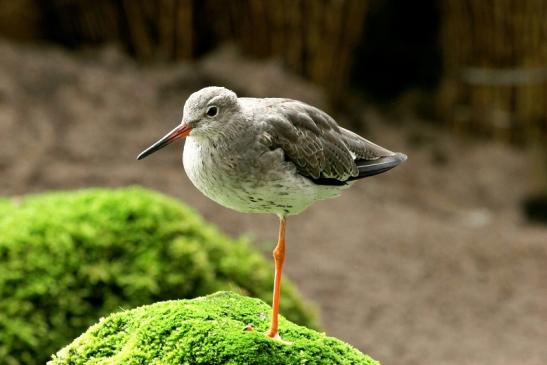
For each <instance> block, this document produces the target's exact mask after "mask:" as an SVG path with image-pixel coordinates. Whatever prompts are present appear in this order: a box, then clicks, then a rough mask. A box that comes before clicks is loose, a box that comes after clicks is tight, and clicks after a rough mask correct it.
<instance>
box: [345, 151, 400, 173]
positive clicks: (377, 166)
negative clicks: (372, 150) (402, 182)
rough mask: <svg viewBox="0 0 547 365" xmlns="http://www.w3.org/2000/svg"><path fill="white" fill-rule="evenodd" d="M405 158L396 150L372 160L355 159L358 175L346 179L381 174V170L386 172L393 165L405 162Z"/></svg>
mask: <svg viewBox="0 0 547 365" xmlns="http://www.w3.org/2000/svg"><path fill="white" fill-rule="evenodd" d="M406 159H407V157H406V155H405V154H404V153H400V152H397V153H394V154H393V155H390V156H383V157H379V158H377V159H374V160H364V159H361V160H357V161H355V163H356V164H357V169H358V170H359V175H357V176H354V177H350V178H349V179H348V180H357V179H362V178H365V177H369V176H374V175H378V174H381V173H382V172H386V171H388V170H391V169H392V168H394V167H395V166H397V165H400V164H401V163H403V162H405V161H406Z"/></svg>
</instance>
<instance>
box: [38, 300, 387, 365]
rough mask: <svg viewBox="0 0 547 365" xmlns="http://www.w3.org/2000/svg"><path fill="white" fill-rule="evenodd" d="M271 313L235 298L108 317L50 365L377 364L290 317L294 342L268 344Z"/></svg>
mask: <svg viewBox="0 0 547 365" xmlns="http://www.w3.org/2000/svg"><path fill="white" fill-rule="evenodd" d="M269 313H270V308H269V307H268V305H266V304H265V303H264V302H262V301H260V300H258V299H253V298H248V297H242V296H240V295H237V294H234V293H230V292H220V293H216V294H213V295H209V296H206V297H202V298H196V299H193V300H177V301H167V302H160V303H156V304H152V305H148V306H144V307H140V308H137V309H133V310H129V311H124V312H120V313H115V314H113V315H110V316H108V317H107V318H105V319H102V320H101V321H100V322H99V323H97V324H96V325H94V326H92V327H91V328H89V329H88V330H87V332H85V333H84V334H83V335H81V336H80V337H79V338H77V339H76V340H74V342H72V344H70V345H68V346H67V347H65V348H64V349H62V350H61V351H59V352H58V353H57V354H56V355H54V356H53V359H52V360H51V361H50V362H49V363H48V365H63V364H66V365H68V364H70V365H84V364H97V365H99V364H108V365H116V364H120V365H121V364H124V365H133V364H134V365H137V364H162V365H170V364H173V365H174V364H196V365H197V364H209V365H214V364H267V365H275V364H286V365H290V364H364V365H365V364H366V365H373V364H376V365H378V364H379V363H378V362H376V361H375V360H373V359H371V358H370V357H369V356H367V355H363V354H362V353H360V352H359V351H357V350H356V349H354V348H353V347H351V346H349V345H347V344H345V343H344V342H342V341H340V340H337V339H335V338H332V337H327V336H325V335H324V334H321V333H318V332H316V331H313V330H310V329H307V328H305V327H301V326H298V325H295V324H293V323H291V322H289V321H288V320H286V319H284V318H280V333H281V336H282V338H283V340H284V341H288V342H290V344H287V343H283V342H281V341H278V340H273V339H270V338H268V337H266V336H265V335H264V332H265V331H266V330H267V328H268V324H269ZM247 324H252V326H253V328H254V330H253V331H250V332H249V331H245V330H244V328H245V326H246V325H247Z"/></svg>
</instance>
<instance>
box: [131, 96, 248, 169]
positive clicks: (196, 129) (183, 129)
mask: <svg viewBox="0 0 547 365" xmlns="http://www.w3.org/2000/svg"><path fill="white" fill-rule="evenodd" d="M238 111H239V103H238V101H237V95H236V94H235V93H234V92H233V91H231V90H228V89H226V88H224V87H218V86H210V87H206V88H203V89H201V90H199V91H196V92H195V93H193V94H192V95H190V97H189V98H188V100H186V103H185V104H184V111H183V117H182V121H181V123H180V124H179V125H178V126H177V127H175V128H174V129H173V130H172V131H171V132H169V133H167V134H166V135H165V136H164V137H163V138H161V139H160V140H159V141H157V142H156V143H154V144H153V145H152V146H150V147H148V148H147V149H146V150H144V151H143V152H141V154H140V155H139V156H138V157H137V159H139V160H141V159H143V158H145V157H146V156H148V155H150V154H152V153H154V152H156V151H157V150H159V149H161V148H163V147H165V146H167V145H168V144H170V143H172V142H174V141H176V140H179V139H182V138H184V137H186V136H188V135H192V136H196V137H207V136H213V135H214V134H216V133H221V131H222V129H223V128H224V127H225V125H226V123H229V121H230V120H232V116H233V115H234V114H235V113H237V112H238Z"/></svg>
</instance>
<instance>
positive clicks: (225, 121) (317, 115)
mask: <svg viewBox="0 0 547 365" xmlns="http://www.w3.org/2000/svg"><path fill="white" fill-rule="evenodd" d="M210 105H215V106H217V107H218V108H219V111H218V114H219V117H218V118H216V119H214V118H213V119H212V120H207V118H205V119H204V117H203V113H204V110H205V109H206V108H207V107H208V106H210ZM183 119H184V120H185V122H186V123H189V124H190V125H192V127H193V129H192V132H191V133H190V135H189V136H188V137H187V139H186V144H185V147H184V152H183V163H184V168H185V171H186V173H187V175H188V177H189V178H190V180H191V181H192V183H193V184H194V185H195V186H196V187H197V188H198V189H199V190H200V191H201V192H202V193H203V194H205V195H206V196H207V197H209V198H210V199H212V200H214V201H216V202H217V203H219V204H221V205H223V206H226V207H228V208H231V209H234V210H237V211H240V212H252V213H274V214H277V215H292V214H298V213H300V212H301V211H303V210H304V209H306V208H307V207H308V206H310V205H311V204H313V203H314V202H315V201H317V200H321V199H327V198H331V197H335V196H337V195H339V193H340V191H341V190H343V189H345V188H347V187H348V186H349V185H350V184H351V183H352V181H351V180H352V179H355V178H359V175H360V167H359V164H360V162H362V161H372V160H377V159H380V158H383V157H388V156H391V157H393V158H395V160H393V158H392V161H391V162H392V163H393V161H396V162H397V164H398V163H400V162H401V161H403V160H404V158H406V157H404V155H402V154H395V153H393V152H391V151H389V150H387V149H385V148H382V147H380V146H378V145H375V144H373V143H372V142H369V141H367V140H366V139H364V138H362V137H360V136H358V135H356V134H355V133H353V132H350V131H348V130H346V129H344V128H341V127H339V126H338V125H337V123H336V122H335V121H334V119H333V118H332V117H330V116H329V115H328V114H326V113H325V112H323V111H321V110H319V109H317V108H314V107H312V106H310V105H307V104H304V103H302V102H299V101H295V100H290V99H278V98H266V99H255V98H237V96H236V95H235V93H233V92H232V91H230V90H228V89H225V88H219V87H209V88H205V89H202V90H200V91H198V92H196V93H194V94H193V95H192V96H191V97H190V98H189V99H188V101H187V102H186V104H185V107H184V117H183ZM391 167H393V166H391ZM391 167H389V168H391ZM322 181H331V182H332V181H334V182H336V183H335V184H332V183H330V184H323V183H322Z"/></svg>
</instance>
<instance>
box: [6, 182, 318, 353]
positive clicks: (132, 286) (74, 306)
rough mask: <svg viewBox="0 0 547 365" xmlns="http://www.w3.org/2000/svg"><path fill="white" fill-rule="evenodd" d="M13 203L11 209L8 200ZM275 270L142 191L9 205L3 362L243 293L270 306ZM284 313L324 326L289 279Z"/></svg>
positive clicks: (240, 244) (186, 212)
mask: <svg viewBox="0 0 547 365" xmlns="http://www.w3.org/2000/svg"><path fill="white" fill-rule="evenodd" d="M1 202H3V203H1ZM272 281H273V268H272V264H271V262H270V261H269V260H266V259H265V258H263V257H262V255H260V254H259V253H257V252H256V251H255V250H253V249H252V248H250V246H249V245H248V243H247V242H246V241H244V240H236V241H234V240H230V239H228V238H227V237H226V236H224V235H223V234H221V233H220V232H218V231H217V230H216V229H215V228H214V227H212V226H211V225H209V224H206V223H205V222H204V221H203V220H202V218H200V217H199V216H198V215H197V214H196V213H195V212H194V211H193V210H191V209H189V208H188V207H186V206H184V205H183V204H181V203H180V202H177V201H175V200H173V199H170V198H167V197H165V196H163V195H161V194H158V193H154V192H151V191H148V190H145V189H142V188H127V189H117V190H111V189H90V190H82V191H78V192H60V193H48V194H40V195H31V196H26V197H23V198H21V199H18V200H17V202H11V201H10V202H7V201H6V200H3V201H0V298H1V300H0V363H7V364H37V363H43V362H44V361H45V360H46V359H47V356H48V355H49V354H51V353H52V352H53V351H55V350H56V349H58V348H60V347H62V346H64V345H65V344H66V343H68V341H69V340H70V339H72V338H74V337H75V336H77V335H78V334H80V333H81V332H82V331H83V330H84V329H85V328H87V327H88V326H89V325H90V324H92V323H94V322H96V321H97V319H98V318H100V317H101V316H104V315H106V314H108V313H112V312H114V311H118V310H122V309H123V308H131V307H135V306H139V305H144V304H150V303H154V302H157V301H160V300H166V299H180V298H193V297H196V296H200V295H205V294H209V293H212V292H215V291H218V290H226V289H229V290H234V291H238V292H241V293H243V294H247V295H251V296H254V297H259V298H262V299H266V300H270V297H271V290H272ZM283 290H284V293H283V300H282V302H281V305H282V308H281V312H282V313H283V314H285V315H286V316H287V317H288V318H290V319H292V320H294V321H295V322H297V323H300V324H305V325H307V326H314V325H315V322H314V315H313V313H312V312H310V310H309V309H308V308H309V305H306V304H304V303H303V302H302V301H301V299H300V297H299V296H298V295H297V293H296V291H295V289H294V287H293V286H292V285H290V283H289V282H287V281H284V287H283Z"/></svg>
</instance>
